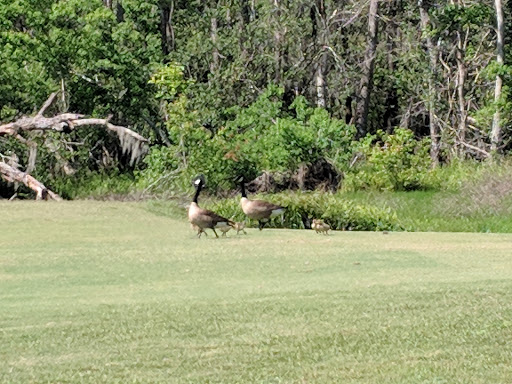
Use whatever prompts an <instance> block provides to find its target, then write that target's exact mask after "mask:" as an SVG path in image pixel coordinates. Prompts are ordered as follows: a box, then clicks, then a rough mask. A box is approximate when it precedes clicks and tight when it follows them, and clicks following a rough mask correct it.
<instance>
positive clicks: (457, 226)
mask: <svg viewBox="0 0 512 384" xmlns="http://www.w3.org/2000/svg"><path fill="white" fill-rule="evenodd" d="M344 198H346V199H348V200H350V201H352V202H354V204H361V205H364V204H371V205H376V206H377V207H390V208H391V209H392V210H393V212H395V213H396V215H397V218H398V222H399V223H400V225H401V226H402V227H403V228H404V229H405V230H407V231H416V232H427V231H428V232H430V231H434V232H484V233H486V232H495V233H512V200H511V199H510V197H505V198H503V199H500V200H499V201H494V200H491V199H490V198H485V197H481V196H476V197H475V198H474V199H473V198H471V197H470V196H468V195H467V194H465V193H460V192H436V191H415V192H360V193H352V194H346V195H344Z"/></svg>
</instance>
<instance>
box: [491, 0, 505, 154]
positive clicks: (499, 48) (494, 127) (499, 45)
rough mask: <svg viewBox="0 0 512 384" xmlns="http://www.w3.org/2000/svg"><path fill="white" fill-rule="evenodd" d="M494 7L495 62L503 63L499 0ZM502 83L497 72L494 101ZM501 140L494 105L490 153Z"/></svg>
mask: <svg viewBox="0 0 512 384" xmlns="http://www.w3.org/2000/svg"><path fill="white" fill-rule="evenodd" d="M494 3H495V7H496V21H497V30H496V45H497V51H498V54H497V57H496V62H497V63H498V64H500V65H501V64H503V63H504V56H505V54H504V49H503V37H504V34H505V28H504V24H503V7H502V4H501V0H495V1H494ZM502 85H503V79H502V78H501V76H500V75H499V74H498V75H496V86H495V88H494V101H495V102H496V103H498V102H499V100H500V98H501V87H502ZM500 142H501V121H500V111H499V106H496V112H494V116H493V119H492V129H491V153H493V152H496V151H497V149H498V147H499V145H500Z"/></svg>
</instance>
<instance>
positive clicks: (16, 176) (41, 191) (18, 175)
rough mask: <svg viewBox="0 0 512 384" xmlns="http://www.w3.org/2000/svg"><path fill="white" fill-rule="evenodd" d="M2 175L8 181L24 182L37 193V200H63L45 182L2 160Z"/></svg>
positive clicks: (0, 166)
mask: <svg viewBox="0 0 512 384" xmlns="http://www.w3.org/2000/svg"><path fill="white" fill-rule="evenodd" d="M0 176H2V178H3V179H5V180H7V181H8V182H11V183H14V182H18V183H23V184H24V185H26V186H27V187H28V188H30V189H31V190H33V191H34V192H35V193H36V200H48V199H52V200H62V198H61V197H60V196H59V195H57V194H56V193H55V192H52V191H50V190H49V189H48V188H46V187H45V185H44V184H43V183H41V182H40V181H39V180H37V179H35V178H34V177H33V176H30V175H29V174H28V173H26V172H22V171H20V170H19V169H16V168H14V167H11V166H10V165H9V164H7V163H4V162H3V161H0Z"/></svg>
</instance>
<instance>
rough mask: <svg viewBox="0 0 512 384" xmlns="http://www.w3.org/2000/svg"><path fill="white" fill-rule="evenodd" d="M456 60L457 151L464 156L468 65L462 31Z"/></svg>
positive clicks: (458, 38) (458, 34)
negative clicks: (465, 58) (465, 60)
mask: <svg viewBox="0 0 512 384" xmlns="http://www.w3.org/2000/svg"><path fill="white" fill-rule="evenodd" d="M455 59H456V61H457V98H458V104H459V124H458V128H457V142H456V148H455V149H456V151H457V154H458V156H460V157H462V156H463V155H464V150H463V146H464V143H466V130H467V118H468V114H467V110H466V90H465V82H466V75H467V69H466V63H465V62H464V43H463V41H462V36H461V31H457V47H456V54H455Z"/></svg>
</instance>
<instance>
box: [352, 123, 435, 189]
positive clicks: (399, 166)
mask: <svg viewBox="0 0 512 384" xmlns="http://www.w3.org/2000/svg"><path fill="white" fill-rule="evenodd" d="M428 151H429V142H428V139H422V140H420V141H417V140H415V139H414V134H413V132H412V131H410V130H408V129H396V130H395V132H394V133H393V134H388V133H385V132H383V131H379V132H377V134H376V135H368V136H367V137H365V138H364V139H363V140H361V141H360V142H359V143H358V146H357V154H356V156H358V158H360V160H357V161H356V163H355V166H354V167H353V168H351V169H350V170H349V171H348V172H347V174H346V177H345V180H344V188H345V189H346V190H357V189H376V190H393V191H404V190H414V189H422V188H426V187H428V184H426V183H425V181H426V176H427V174H428V172H429V169H430V158H429V152H428Z"/></svg>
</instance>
